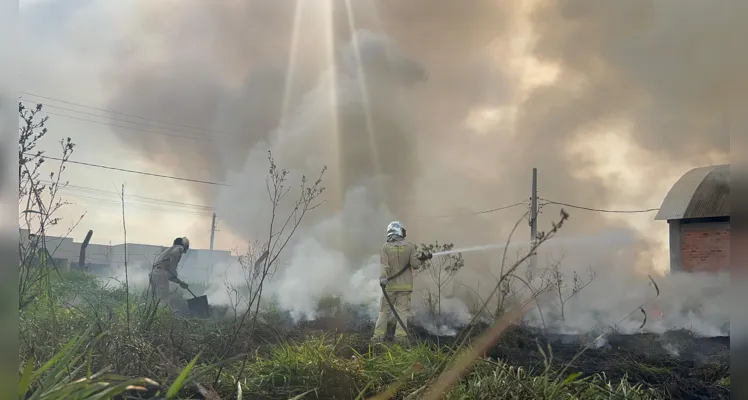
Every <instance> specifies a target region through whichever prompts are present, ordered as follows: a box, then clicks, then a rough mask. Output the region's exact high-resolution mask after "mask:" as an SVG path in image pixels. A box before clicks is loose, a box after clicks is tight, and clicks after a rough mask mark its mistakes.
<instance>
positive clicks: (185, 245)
mask: <svg viewBox="0 0 748 400" xmlns="http://www.w3.org/2000/svg"><path fill="white" fill-rule="evenodd" d="M182 244H183V245H184V249H185V250H187V249H189V248H190V239H187V238H186V237H183V238H182Z"/></svg>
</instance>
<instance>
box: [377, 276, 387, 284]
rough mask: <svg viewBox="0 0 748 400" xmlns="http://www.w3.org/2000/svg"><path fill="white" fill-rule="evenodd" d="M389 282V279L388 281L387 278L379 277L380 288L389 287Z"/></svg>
mask: <svg viewBox="0 0 748 400" xmlns="http://www.w3.org/2000/svg"><path fill="white" fill-rule="evenodd" d="M387 281H389V279H387V277H386V276H380V277H379V286H381V287H385V286H387Z"/></svg>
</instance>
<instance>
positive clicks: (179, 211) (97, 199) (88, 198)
mask: <svg viewBox="0 0 748 400" xmlns="http://www.w3.org/2000/svg"><path fill="white" fill-rule="evenodd" d="M66 196H72V197H74V198H76V199H79V200H80V201H83V202H84V203H89V204H93V205H96V206H103V205H111V206H116V207H119V206H121V205H122V203H121V202H119V201H116V200H112V199H103V198H101V197H91V196H84V195H81V194H77V193H70V194H67V195H66ZM90 201H95V202H93V203H91V202H90ZM125 205H126V206H128V207H136V208H143V209H147V210H152V211H159V212H165V213H176V214H189V215H198V216H202V217H208V216H211V215H212V214H209V213H201V212H199V211H195V210H184V209H173V208H171V209H166V208H160V207H154V206H152V205H147V204H134V203H131V202H128V201H125Z"/></svg>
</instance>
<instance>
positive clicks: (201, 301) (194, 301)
mask: <svg viewBox="0 0 748 400" xmlns="http://www.w3.org/2000/svg"><path fill="white" fill-rule="evenodd" d="M186 289H187V291H188V292H190V294H191V295H192V298H191V299H188V300H187V308H188V309H189V310H190V314H192V315H194V316H196V317H198V318H208V317H210V306H209V305H208V296H205V295H203V296H195V293H192V290H190V288H186Z"/></svg>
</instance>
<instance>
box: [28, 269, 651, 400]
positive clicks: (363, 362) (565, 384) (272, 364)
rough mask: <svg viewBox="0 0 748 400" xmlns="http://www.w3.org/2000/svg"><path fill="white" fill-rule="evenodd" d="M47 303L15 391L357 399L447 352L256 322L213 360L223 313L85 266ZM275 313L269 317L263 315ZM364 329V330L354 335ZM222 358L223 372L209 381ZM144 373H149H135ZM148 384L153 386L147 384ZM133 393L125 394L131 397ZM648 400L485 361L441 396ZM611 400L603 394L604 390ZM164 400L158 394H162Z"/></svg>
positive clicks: (33, 328)
mask: <svg viewBox="0 0 748 400" xmlns="http://www.w3.org/2000/svg"><path fill="white" fill-rule="evenodd" d="M50 281H51V285H50V286H51V290H50V291H48V292H47V294H46V296H49V298H47V299H44V300H49V301H36V302H33V303H31V304H30V305H29V306H28V307H27V308H26V309H24V310H23V312H22V313H21V354H22V360H21V362H20V368H19V369H20V376H21V383H22V385H21V387H20V392H21V393H19V394H20V395H24V393H25V391H26V389H28V392H29V393H33V395H34V396H35V397H33V398H47V399H62V398H65V399H88V398H111V397H112V396H114V395H115V394H117V393H124V392H125V391H126V390H127V389H128V387H129V388H130V390H131V391H132V389H133V388H136V387H140V388H147V387H148V386H153V385H155V382H159V383H160V387H161V389H160V390H161V392H162V395H166V394H167V393H166V392H168V393H169V394H170V395H171V396H172V398H174V396H177V394H178V397H180V398H189V397H190V396H197V395H198V394H199V393H201V392H202V393H203V394H202V396H203V397H206V393H207V394H208V396H207V397H209V396H210V395H213V396H218V397H214V398H235V397H236V396H237V394H238V393H241V396H242V397H243V398H247V399H255V398H257V399H289V398H293V397H295V396H299V395H303V396H302V398H307V399H313V398H319V399H354V398H366V397H369V396H373V395H376V394H377V393H381V392H383V391H386V390H388V389H390V388H391V387H392V385H395V387H396V389H397V396H398V397H401V398H406V397H407V396H408V395H413V397H417V396H418V395H419V394H423V393H425V392H426V391H427V390H426V389H427V386H428V384H429V383H430V381H431V380H433V379H434V377H436V376H438V374H439V373H440V372H441V371H442V370H443V369H444V366H445V364H446V361H448V359H449V358H450V353H449V352H448V351H447V350H446V349H438V348H437V347H435V345H433V344H431V343H427V342H422V343H417V344H414V345H412V346H411V347H408V348H403V347H400V346H396V345H395V346H383V345H382V346H375V347H371V346H369V345H368V343H367V342H366V337H365V336H362V335H358V334H347V335H330V334H325V333H324V332H321V331H319V330H311V329H304V328H301V327H295V328H293V329H292V330H290V331H280V330H279V329H278V328H276V327H273V326H269V325H266V324H263V326H258V327H257V330H256V332H255V333H254V334H253V335H249V332H248V331H247V330H244V331H243V332H242V333H243V334H240V335H238V336H239V339H238V340H239V342H241V343H240V344H239V345H237V346H236V347H237V348H243V349H249V350H250V351H251V353H250V354H249V357H248V360H247V362H246V365H245V366H244V368H242V363H243V354H235V355H232V357H229V358H226V359H224V360H223V361H221V353H222V350H223V349H224V348H225V346H226V342H227V340H228V339H229V337H230V336H231V332H232V325H233V324H235V323H236V321H235V320H234V319H230V318H227V319H223V320H185V319H179V318H175V317H172V316H171V315H170V314H169V313H167V312H164V311H157V312H155V313H154V312H149V311H148V308H147V306H146V302H145V298H143V297H140V296H133V295H131V296H130V300H131V302H132V304H131V321H130V326H129V327H128V326H127V323H126V312H125V311H126V305H125V294H124V291H123V289H122V288H120V287H102V286H101V285H100V284H98V283H97V282H96V281H95V279H94V278H93V277H91V276H88V275H86V274H84V273H79V272H64V273H60V274H52V275H50ZM274 318H278V316H274ZM362 333H363V334H366V333H368V332H362ZM221 365H223V366H224V368H223V372H222V376H221V378H220V379H219V381H218V382H216V381H215V378H216V373H217V371H218V369H219V368H220V366H221ZM146 378H148V379H146ZM149 379H150V380H152V381H149ZM133 393H134V392H133ZM497 396H498V397H501V398H516V399H534V398H564V399H576V398H579V399H582V398H585V399H586V398H613V397H615V398H631V399H640V398H657V397H658V396H657V393H656V392H655V391H653V390H649V389H647V390H645V389H644V388H643V387H642V386H641V385H632V384H630V383H628V382H627V381H626V380H623V381H621V382H613V383H611V382H608V381H606V379H605V377H604V376H602V375H597V376H591V377H587V378H584V377H581V376H578V375H572V374H569V375H567V376H555V375H554V373H553V372H552V371H551V369H548V370H546V371H540V372H539V373H530V372H529V371H527V370H525V369H523V368H519V367H512V366H510V365H506V364H504V363H501V362H497V361H495V360H478V361H476V362H475V363H474V364H473V366H472V367H471V369H470V371H469V372H468V374H467V375H466V376H465V377H464V378H462V379H461V380H460V381H459V382H458V384H457V385H456V386H455V387H454V388H453V389H452V391H451V392H449V394H448V395H447V398H449V399H463V398H470V399H473V398H478V399H481V398H497ZM611 396H612V397H611ZM167 397H168V396H167Z"/></svg>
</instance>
